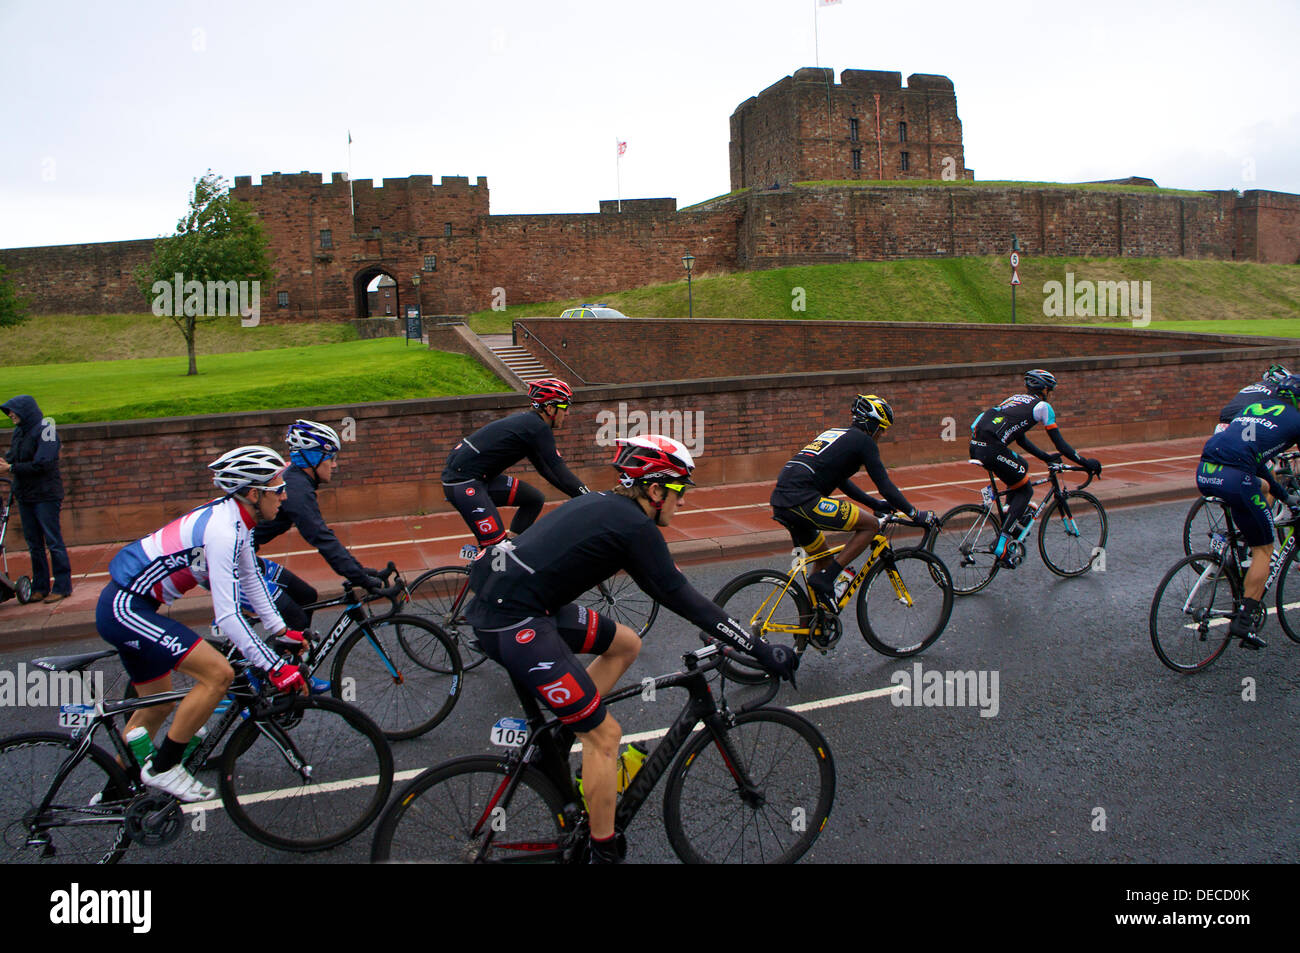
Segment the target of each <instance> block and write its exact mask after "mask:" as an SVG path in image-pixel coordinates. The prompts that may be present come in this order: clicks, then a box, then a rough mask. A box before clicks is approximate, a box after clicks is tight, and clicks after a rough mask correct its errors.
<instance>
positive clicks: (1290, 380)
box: [1277, 374, 1300, 408]
mask: <svg viewBox="0 0 1300 953" xmlns="http://www.w3.org/2000/svg"><path fill="white" fill-rule="evenodd" d="M1277 396H1279V397H1281V398H1282V399H1283V400H1287V401H1290V402H1291V404H1292V405H1293V406H1295V407H1297V408H1300V376H1297V375H1295V374H1287V375H1286V377H1284V378H1282V380H1281V381H1280V382H1279V383H1278V384H1277Z"/></svg>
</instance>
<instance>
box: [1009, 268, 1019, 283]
mask: <svg viewBox="0 0 1300 953" xmlns="http://www.w3.org/2000/svg"><path fill="white" fill-rule="evenodd" d="M1011 284H1012V286H1015V285H1018V284H1020V273H1019V272H1017V271H1012V272H1011Z"/></svg>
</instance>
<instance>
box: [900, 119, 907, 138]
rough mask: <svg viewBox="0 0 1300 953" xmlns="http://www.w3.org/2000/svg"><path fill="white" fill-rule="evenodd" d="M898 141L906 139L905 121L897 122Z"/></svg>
mask: <svg viewBox="0 0 1300 953" xmlns="http://www.w3.org/2000/svg"><path fill="white" fill-rule="evenodd" d="M898 141H899V142H906V141H907V123H905V122H900V123H899V124H898Z"/></svg>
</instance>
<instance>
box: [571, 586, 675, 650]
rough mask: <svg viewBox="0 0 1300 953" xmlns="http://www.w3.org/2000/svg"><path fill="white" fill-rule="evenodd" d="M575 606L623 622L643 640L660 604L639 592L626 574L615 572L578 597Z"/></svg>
mask: <svg viewBox="0 0 1300 953" xmlns="http://www.w3.org/2000/svg"><path fill="white" fill-rule="evenodd" d="M578 605H580V606H586V607H587V608H588V609H592V610H594V611H595V612H598V613H600V614H601V615H607V616H609V617H610V618H611V619H613V620H614V621H615V622H621V623H623V625H625V626H627V627H628V628H629V629H631V630H632V631H633V632H635V633H636V634H637V635H639V636H642V637H643V638H644V636H645V634H646V633H647V632H649V631H650V626H652V625H654V624H655V616H657V615H658V614H659V603H657V602H655V601H654V600H653V599H651V598H650V597H649V596H647V595H646V594H645V593H644V592H642V591H641V588H640V587H639V586H638V585H637V584H636V583H635V582H633V581H632V577H631V576H629V575H628V574H627V573H625V572H620V573H617V574H615V575H613V576H611V577H609V578H608V579H606V580H605V581H604V582H602V583H600V584H599V585H597V586H596V588H594V589H589V590H588V591H586V592H584V593H583V594H582V595H581V596H579V597H578Z"/></svg>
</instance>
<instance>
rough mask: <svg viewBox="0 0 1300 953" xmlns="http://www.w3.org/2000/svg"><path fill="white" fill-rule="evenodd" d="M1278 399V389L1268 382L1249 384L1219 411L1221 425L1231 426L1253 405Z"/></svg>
mask: <svg viewBox="0 0 1300 953" xmlns="http://www.w3.org/2000/svg"><path fill="white" fill-rule="evenodd" d="M1275 397H1277V388H1276V387H1275V386H1273V385H1272V384H1270V383H1269V382H1268V381H1255V383H1253V384H1247V385H1246V386H1245V387H1243V388H1242V389H1241V390H1239V391H1237V395H1236V396H1235V397H1233V398H1232V400H1230V401H1228V404H1227V406H1225V407H1224V408H1223V410H1221V411H1219V423H1221V424H1230V423H1232V421H1233V419H1234V418H1236V417H1240V416H1241V413H1242V411H1244V410H1245V409H1246V408H1247V407H1249V406H1250V405H1251V404H1253V403H1255V402H1257V401H1261V400H1272V399H1273V398H1275Z"/></svg>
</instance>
